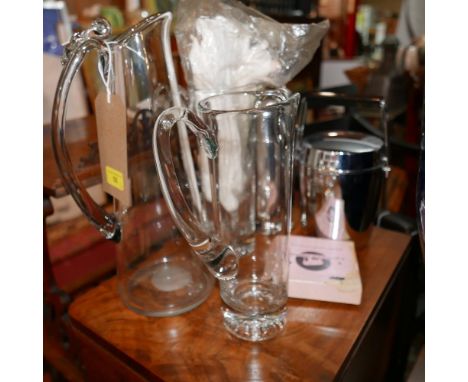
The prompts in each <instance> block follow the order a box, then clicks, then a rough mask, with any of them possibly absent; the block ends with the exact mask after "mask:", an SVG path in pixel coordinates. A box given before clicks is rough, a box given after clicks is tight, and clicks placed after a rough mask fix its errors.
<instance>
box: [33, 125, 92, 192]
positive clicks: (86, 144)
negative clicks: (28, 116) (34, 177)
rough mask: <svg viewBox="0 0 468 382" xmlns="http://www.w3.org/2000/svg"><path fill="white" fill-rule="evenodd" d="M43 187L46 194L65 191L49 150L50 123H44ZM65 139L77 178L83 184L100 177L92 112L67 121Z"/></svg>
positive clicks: (89, 183) (85, 184)
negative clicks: (90, 114)
mask: <svg viewBox="0 0 468 382" xmlns="http://www.w3.org/2000/svg"><path fill="white" fill-rule="evenodd" d="M43 132H44V133H43V146H44V149H43V161H44V162H43V180H42V181H43V189H44V193H45V194H46V195H47V196H53V197H56V198H58V197H61V196H64V195H66V194H67V191H66V190H65V188H64V186H63V183H62V179H61V177H60V174H59V171H58V167H57V164H56V162H55V157H54V153H53V150H52V142H51V134H50V125H44V127H43ZM65 140H66V142H67V147H68V150H69V153H70V158H71V160H72V163H73V165H74V168H75V171H76V174H77V176H78V178H79V179H80V180H81V181H82V182H83V185H84V186H85V187H90V186H94V185H95V184H98V183H99V182H100V181H101V172H100V171H101V170H100V167H99V152H98V148H97V132H96V121H95V118H94V116H88V117H85V118H79V119H74V120H70V121H67V125H66V133H65Z"/></svg>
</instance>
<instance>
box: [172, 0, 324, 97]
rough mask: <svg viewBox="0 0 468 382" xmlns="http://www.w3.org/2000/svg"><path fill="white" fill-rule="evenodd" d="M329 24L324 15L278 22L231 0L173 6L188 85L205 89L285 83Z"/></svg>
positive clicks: (182, 0) (308, 56) (204, 0)
mask: <svg viewBox="0 0 468 382" xmlns="http://www.w3.org/2000/svg"><path fill="white" fill-rule="evenodd" d="M328 29H329V22H328V20H325V21H322V22H320V23H311V24H283V23H279V22H277V21H275V20H273V19H271V18H269V17H268V16H266V15H264V14H262V13H260V12H258V11H256V10H254V9H252V8H249V7H247V6H245V5H244V4H242V3H241V2H238V1H235V0H199V1H197V2H193V1H191V0H179V3H178V6H177V9H176V21H175V36H176V40H177V45H178V50H179V53H180V57H181V62H182V67H183V70H184V74H185V77H186V81H187V83H188V87H189V91H191V92H193V91H201V92H202V93H205V95H209V94H213V93H219V92H224V91H227V90H230V91H232V90H249V89H255V88H258V87H259V86H269V87H282V86H284V85H285V84H286V83H287V82H289V81H290V80H291V79H292V78H293V77H294V76H296V75H297V74H298V73H299V72H300V71H301V70H302V69H303V68H304V67H305V66H306V65H307V64H308V63H309V62H310V61H311V60H312V57H313V55H314V53H315V51H316V50H317V48H318V47H319V45H320V41H321V39H322V38H323V37H324V36H325V34H326V33H327V31H328ZM197 98H199V99H200V98H201V97H197Z"/></svg>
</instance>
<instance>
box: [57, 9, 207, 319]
mask: <svg viewBox="0 0 468 382" xmlns="http://www.w3.org/2000/svg"><path fill="white" fill-rule="evenodd" d="M171 20H172V15H171V13H169V12H168V13H165V14H161V15H152V16H150V17H148V18H146V19H144V20H142V21H141V22H140V23H138V24H137V25H135V26H133V27H132V28H131V29H129V30H127V31H125V32H124V33H122V34H121V35H119V36H111V30H110V25H109V23H108V22H107V21H106V20H104V19H97V20H96V21H95V22H94V23H93V24H92V26H91V28H90V29H88V30H85V31H84V32H81V33H79V34H75V35H74V37H73V39H72V41H71V42H70V43H69V44H68V45H67V47H66V49H65V52H66V55H65V56H64V58H63V61H64V63H65V66H64V69H63V72H62V74H61V77H60V80H59V83H58V86H57V91H56V96H55V102H54V108H53V115H52V143H53V148H54V154H55V158H56V161H57V164H58V167H59V170H60V173H61V175H62V178H63V181H64V185H65V187H66V189H67V190H68V192H69V193H70V194H71V195H72V197H73V198H74V200H75V201H76V203H77V204H78V206H79V207H80V209H81V210H82V212H83V213H84V214H85V215H86V216H87V217H88V219H89V220H90V222H91V223H92V224H93V225H94V226H95V227H96V228H97V229H98V230H99V231H100V232H101V233H102V234H103V235H104V236H105V237H106V238H107V239H109V240H113V241H115V242H116V243H118V245H117V279H118V289H119V293H120V296H121V298H122V300H123V302H124V303H125V305H126V306H127V307H128V308H130V309H132V310H133V311H135V312H137V313H140V314H144V315H148V316H171V315H176V314H180V313H183V312H186V311H188V310H190V309H193V308H194V307H196V306H198V305H199V304H200V303H202V302H203V301H204V300H205V299H206V298H207V297H208V295H209V293H210V292H211V290H212V287H213V284H214V278H213V277H212V276H211V275H210V274H209V273H208V272H207V271H206V269H205V267H204V266H203V264H201V263H200V262H199V261H198V259H197V258H196V257H195V256H194V255H193V254H192V252H191V250H190V248H189V247H188V246H187V244H186V243H185V241H184V240H182V239H181V236H180V234H179V231H178V230H177V228H176V227H175V226H174V224H173V221H172V219H171V217H170V214H169V211H168V209H167V207H166V204H165V202H164V200H163V198H162V194H161V191H160V187H159V182H158V178H157V173H156V168H155V164H154V157H153V154H152V146H151V137H152V131H153V128H154V122H155V121H156V118H157V116H158V115H159V113H160V112H161V111H162V110H164V109H165V108H167V107H169V106H171V105H180V98H179V93H178V88H177V80H176V77H175V72H174V66H173V61H172V56H171V48H170V40H169V28H170V23H171ZM90 52H96V53H97V58H98V59H97V67H96V71H98V72H99V74H100V77H101V78H102V83H101V90H100V92H99V93H98V96H97V97H96V121H97V125H98V126H97V127H98V143H99V156H100V163H101V170H102V182H103V185H106V187H107V189H106V192H108V193H110V195H111V197H112V205H113V211H110V212H108V211H107V210H106V209H104V208H102V207H101V206H99V205H98V204H96V203H95V201H94V200H93V199H92V198H91V197H90V196H89V194H88V193H87V191H86V189H85V188H84V187H83V184H82V183H81V182H80V180H79V179H78V177H77V176H76V174H74V171H73V165H72V162H71V159H70V155H69V151H68V149H67V145H66V142H65V128H66V126H65V109H66V104H67V95H68V91H69V88H70V84H71V82H72V81H73V78H74V76H75V75H76V73H77V72H78V70H79V69H80V68H81V66H82V64H83V62H84V60H85V58H86V57H89V56H88V53H90ZM87 62H88V61H87ZM102 85H103V86H102ZM98 99H99V102H100V104H101V106H98ZM102 105H104V106H102ZM103 110H104V114H103ZM114 122H115V123H116V124H115V126H114V125H112V124H113V123H114ZM100 124H101V127H100ZM102 124H103V125H106V124H107V125H109V124H110V126H107V127H106V128H107V129H108V130H109V131H108V132H107V133H108V134H110V135H111V138H110V141H109V135H107V138H106V141H105V142H104V141H101V140H100V136H99V134H100V133H99V132H100V131H101V132H102V131H103V128H102V126H103V125H102ZM118 125H119V126H122V128H121V129H120V130H118V129H117V126H118ZM100 128H101V130H99V129H100ZM101 134H102V133H101ZM101 136H102V135H101ZM117 141H118V142H119V143H118V144H117V143H115V142H117ZM103 142H104V143H105V144H104V143H103ZM109 142H110V143H109ZM122 142H123V144H122ZM101 143H103V144H102V145H101ZM105 145H106V147H107V149H106V150H107V151H106V152H107V155H108V156H109V153H110V157H108V158H107V159H109V158H110V160H112V161H115V160H117V161H119V162H120V163H121V164H122V163H123V165H122V166H123V168H125V170H124V171H123V172H122V171H120V170H116V169H115V168H114V167H112V166H107V165H105V166H104V165H103V160H104V159H103V158H104V156H105V154H106V152H104V147H105ZM118 147H120V149H119V148H118ZM108 190H110V191H108ZM114 191H115V192H114Z"/></svg>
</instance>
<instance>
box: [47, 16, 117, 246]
mask: <svg viewBox="0 0 468 382" xmlns="http://www.w3.org/2000/svg"><path fill="white" fill-rule="evenodd" d="M109 35H110V25H109V23H108V22H107V20H105V19H97V20H96V21H95V22H93V24H92V26H91V28H90V29H88V30H86V31H84V32H81V33H77V34H75V35H74V36H73V38H72V40H71V42H70V43H69V44H68V45H67V46H66V47H65V55H64V57H63V58H62V63H64V64H65V66H64V69H63V71H62V73H61V75H60V78H59V81H58V84H57V90H56V92H55V98H54V105H53V109H52V123H51V127H52V148H53V151H54V156H55V161H56V162H57V166H58V169H59V172H60V175H61V176H62V180H63V183H64V186H65V189H66V190H67V191H68V193H69V194H70V195H71V196H72V197H73V199H74V200H75V202H76V204H77V205H78V207H79V208H80V209H81V211H82V212H83V213H84V214H85V215H86V217H87V218H88V219H89V220H90V221H91V223H93V225H94V226H96V228H97V229H98V230H99V231H100V232H101V233H102V234H103V235H104V236H105V237H106V238H107V239H111V240H114V241H117V242H118V241H119V240H120V227H119V224H118V222H117V219H116V218H115V216H114V215H112V214H108V213H107V212H106V211H105V210H104V209H103V208H101V206H99V205H98V204H96V202H95V201H94V200H93V199H92V198H91V196H90V195H89V193H88V192H87V191H86V188H85V187H84V186H83V185H82V184H81V182H80V181H79V179H78V177H77V176H76V174H75V173H74V171H73V165H72V162H71V159H70V155H69V153H68V149H67V146H66V143H65V125H66V123H65V122H66V121H65V115H66V106H67V98H68V93H69V91H70V86H71V84H72V81H73V79H74V78H75V75H76V73H77V72H78V70H79V69H80V67H81V65H82V63H83V60H84V58H85V57H86V54H87V53H88V52H89V51H91V50H93V49H98V50H101V49H104V48H106V46H105V43H104V42H103V40H102V39H103V38H105V37H107V36H109ZM109 54H110V52H109Z"/></svg>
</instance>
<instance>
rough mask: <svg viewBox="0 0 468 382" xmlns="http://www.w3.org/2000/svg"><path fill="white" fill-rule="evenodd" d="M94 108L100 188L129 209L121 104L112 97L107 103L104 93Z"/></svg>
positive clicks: (125, 144) (123, 111) (124, 130)
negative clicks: (99, 164)
mask: <svg viewBox="0 0 468 382" xmlns="http://www.w3.org/2000/svg"><path fill="white" fill-rule="evenodd" d="M95 107H96V125H97V126H96V127H97V136H98V146H99V159H100V163H101V174H102V179H103V183H102V189H103V190H104V191H105V192H107V193H108V194H109V195H111V196H113V197H114V198H116V199H118V200H119V201H120V202H121V203H122V204H124V205H125V206H127V207H129V206H131V203H132V200H131V192H130V179H129V177H128V156H127V122H126V111H125V105H124V103H123V102H122V100H121V99H120V98H119V97H118V96H117V95H115V94H112V96H111V97H110V102H108V101H107V94H106V92H99V94H98V95H97V97H96V100H95Z"/></svg>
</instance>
